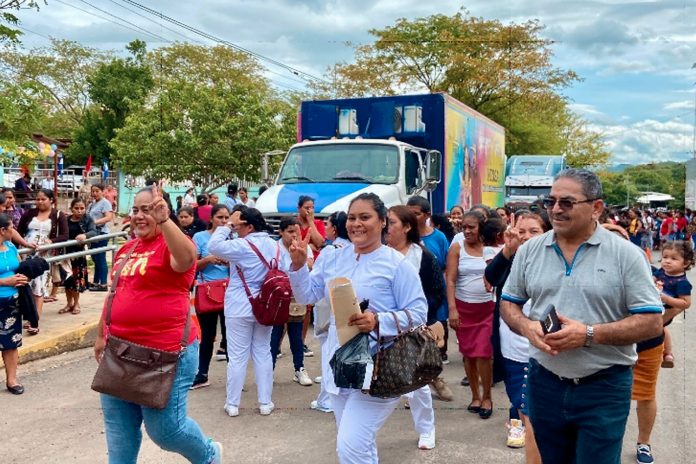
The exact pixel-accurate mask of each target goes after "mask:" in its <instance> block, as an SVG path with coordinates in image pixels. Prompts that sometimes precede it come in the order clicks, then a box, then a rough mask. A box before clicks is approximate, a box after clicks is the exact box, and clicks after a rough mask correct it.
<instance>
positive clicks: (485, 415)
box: [478, 402, 493, 419]
mask: <svg viewBox="0 0 696 464" xmlns="http://www.w3.org/2000/svg"><path fill="white" fill-rule="evenodd" d="M478 415H479V417H480V418H481V419H489V418H490V417H491V416H492V415H493V402H491V408H490V409H487V408H483V407H482V408H481V410H480V411H479V413H478Z"/></svg>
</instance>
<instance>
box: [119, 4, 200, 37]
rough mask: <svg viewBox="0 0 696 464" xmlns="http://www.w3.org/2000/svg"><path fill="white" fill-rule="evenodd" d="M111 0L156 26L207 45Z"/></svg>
mask: <svg viewBox="0 0 696 464" xmlns="http://www.w3.org/2000/svg"><path fill="white" fill-rule="evenodd" d="M109 1H110V2H111V3H113V4H114V5H117V6H119V7H121V8H123V9H124V10H126V11H130V12H131V13H133V14H134V15H137V16H140V17H141V18H143V19H145V20H147V21H149V22H151V23H153V24H155V25H156V26H159V27H161V28H163V29H166V30H168V31H169V32H173V33H174V34H176V35H178V36H180V37H183V38H185V39H186V40H190V41H192V42H196V43H199V44H201V45H205V44H204V43H203V42H201V41H200V40H196V39H192V38H190V37H189V36H187V35H185V34H182V33H181V32H179V31H177V30H175V29H172V28H170V27H167V26H165V25H163V24H162V23H158V22H157V21H155V20H154V19H151V18H148V17H147V16H145V15H144V14H141V13H138V12H137V11H135V10H132V9H130V8H128V7H127V6H125V5H121V4H120V3H118V2H116V1H115V0H109Z"/></svg>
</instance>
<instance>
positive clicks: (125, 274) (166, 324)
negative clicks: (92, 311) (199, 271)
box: [111, 234, 198, 351]
mask: <svg viewBox="0 0 696 464" xmlns="http://www.w3.org/2000/svg"><path fill="white" fill-rule="evenodd" d="M133 246H135V249H134V250H133V253H132V254H131V255H130V257H129V258H128V261H127V262H126V265H125V266H124V267H123V270H122V271H121V275H120V277H119V281H118V288H117V289H116V296H115V297H114V302H113V305H112V308H111V333H112V334H114V335H115V336H117V337H121V338H124V339H126V340H129V341H131V342H135V343H139V344H141V345H144V346H147V347H150V348H157V349H161V350H165V351H177V350H178V349H179V343H180V342H181V337H182V335H183V331H184V326H185V323H186V318H187V316H188V313H189V305H190V299H189V290H190V288H191V284H192V283H193V277H194V274H195V272H196V264H195V263H194V264H193V265H192V266H191V268H189V269H188V270H187V271H185V272H176V271H174V269H172V267H171V264H170V257H171V255H170V253H169V248H168V247H167V243H166V242H165V241H164V235H162V234H158V235H157V237H155V238H154V239H153V240H148V241H144V240H138V241H137V242H135V243H133V242H128V243H126V244H125V245H124V246H123V247H121V249H120V250H119V251H118V253H117V254H116V261H115V264H114V268H117V267H118V266H119V263H120V262H121V260H122V259H123V258H125V256H126V254H127V252H128V251H129V250H130V249H131V247H133ZM190 327H191V328H190V332H189V337H188V343H191V342H193V341H194V340H195V339H196V337H197V336H198V331H197V328H196V324H194V323H193V322H191V325H190Z"/></svg>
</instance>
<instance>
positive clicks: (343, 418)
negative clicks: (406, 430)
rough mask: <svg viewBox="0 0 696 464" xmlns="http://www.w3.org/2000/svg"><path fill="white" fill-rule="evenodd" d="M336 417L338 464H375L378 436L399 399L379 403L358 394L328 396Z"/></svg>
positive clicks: (347, 391) (344, 390)
mask: <svg viewBox="0 0 696 464" xmlns="http://www.w3.org/2000/svg"><path fill="white" fill-rule="evenodd" d="M331 401H332V405H333V409H334V414H335V416H336V427H337V428H338V434H337V435H336V453H337V454H338V461H339V462H340V463H341V464H377V463H378V462H379V459H378V458H377V432H378V431H379V429H380V428H382V425H384V423H385V422H386V421H387V419H388V418H389V416H390V415H391V413H392V412H394V408H395V407H396V405H397V404H399V398H398V397H397V398H390V399H381V398H374V397H372V396H370V395H366V394H364V393H363V392H361V391H360V390H353V389H341V391H340V393H339V394H338V395H331Z"/></svg>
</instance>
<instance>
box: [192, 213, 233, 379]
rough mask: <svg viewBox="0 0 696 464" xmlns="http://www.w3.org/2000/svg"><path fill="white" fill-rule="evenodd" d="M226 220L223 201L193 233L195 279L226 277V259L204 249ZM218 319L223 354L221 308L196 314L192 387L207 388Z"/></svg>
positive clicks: (223, 324) (227, 274) (203, 280)
mask: <svg viewBox="0 0 696 464" xmlns="http://www.w3.org/2000/svg"><path fill="white" fill-rule="evenodd" d="M229 220H230V211H229V210H228V209H227V206H226V205H225V204H217V205H215V206H214V207H213V209H212V210H210V224H209V225H208V230H204V231H202V232H197V233H196V234H194V236H193V243H195V244H196V252H197V253H198V265H197V270H198V282H211V281H213V280H222V279H229V278H230V267H229V264H228V263H227V261H225V260H224V259H220V258H218V257H216V256H213V255H211V254H210V253H209V252H208V242H210V237H212V236H213V232H215V230H216V229H217V228H218V227H220V226H224V225H225V224H227V221H229ZM218 318H219V319H220V325H221V328H220V330H221V331H222V341H221V342H220V350H219V351H220V352H222V353H223V354H226V353H227V343H226V342H227V339H226V337H225V330H226V329H225V316H224V314H223V308H221V309H220V311H214V312H207V313H199V314H198V322H199V323H200V325H201V347H200V351H199V352H198V374H196V378H195V379H194V380H193V386H192V387H191V389H192V390H195V389H196V388H202V387H207V386H208V385H210V383H209V382H208V368H209V367H210V360H211V358H212V357H213V348H214V346H215V334H216V333H217V321H218Z"/></svg>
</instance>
